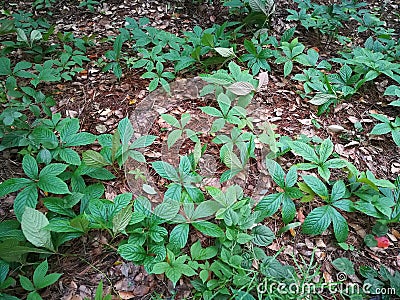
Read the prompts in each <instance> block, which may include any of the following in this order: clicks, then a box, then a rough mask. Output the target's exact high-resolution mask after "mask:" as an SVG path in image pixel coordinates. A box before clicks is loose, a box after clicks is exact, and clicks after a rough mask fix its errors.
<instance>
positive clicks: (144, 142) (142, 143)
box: [129, 135, 157, 149]
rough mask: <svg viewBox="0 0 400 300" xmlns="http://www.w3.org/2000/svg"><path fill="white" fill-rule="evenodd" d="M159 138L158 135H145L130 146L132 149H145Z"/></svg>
mask: <svg viewBox="0 0 400 300" xmlns="http://www.w3.org/2000/svg"><path fill="white" fill-rule="evenodd" d="M156 138H157V136H156V135H144V136H140V137H138V138H137V139H136V140H135V141H134V142H133V143H132V144H131V145H130V146H129V148H130V149H137V148H144V147H147V146H150V145H151V144H152V143H153V142H154V141H155V139H156Z"/></svg>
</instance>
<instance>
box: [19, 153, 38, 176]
mask: <svg viewBox="0 0 400 300" xmlns="http://www.w3.org/2000/svg"><path fill="white" fill-rule="evenodd" d="M22 168H23V169H24V172H25V174H26V175H27V176H28V177H29V178H31V179H36V178H37V176H38V172H39V170H38V165H37V162H36V160H35V159H34V158H33V157H32V156H30V155H29V154H27V155H25V156H24V158H23V159H22Z"/></svg>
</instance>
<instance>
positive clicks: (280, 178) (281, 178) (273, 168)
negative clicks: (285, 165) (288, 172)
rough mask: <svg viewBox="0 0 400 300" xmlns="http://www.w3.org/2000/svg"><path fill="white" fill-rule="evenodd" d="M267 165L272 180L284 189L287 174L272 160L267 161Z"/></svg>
mask: <svg viewBox="0 0 400 300" xmlns="http://www.w3.org/2000/svg"><path fill="white" fill-rule="evenodd" d="M265 164H266V166H267V169H268V172H269V174H270V175H271V177H272V179H273V180H274V181H275V183H276V184H277V185H279V186H280V187H281V188H283V187H284V186H285V172H283V169H282V167H281V166H280V165H279V164H278V163H277V162H276V161H274V160H271V159H267V160H266V161H265Z"/></svg>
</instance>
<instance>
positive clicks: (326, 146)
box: [318, 139, 333, 162]
mask: <svg viewBox="0 0 400 300" xmlns="http://www.w3.org/2000/svg"><path fill="white" fill-rule="evenodd" d="M318 152H319V156H320V162H324V161H326V160H327V159H328V158H329V156H331V154H332V152H333V143H332V141H331V140H330V139H326V140H324V141H323V142H322V143H321V145H320V147H319V151H318Z"/></svg>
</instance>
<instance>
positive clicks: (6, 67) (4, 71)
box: [0, 56, 12, 76]
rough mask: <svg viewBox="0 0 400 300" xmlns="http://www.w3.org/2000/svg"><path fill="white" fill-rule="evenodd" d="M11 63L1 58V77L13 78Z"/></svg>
mask: <svg viewBox="0 0 400 300" xmlns="http://www.w3.org/2000/svg"><path fill="white" fill-rule="evenodd" d="M11 75H12V71H11V62H10V59H9V58H7V57H4V56H3V57H0V76H11Z"/></svg>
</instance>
